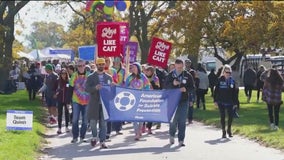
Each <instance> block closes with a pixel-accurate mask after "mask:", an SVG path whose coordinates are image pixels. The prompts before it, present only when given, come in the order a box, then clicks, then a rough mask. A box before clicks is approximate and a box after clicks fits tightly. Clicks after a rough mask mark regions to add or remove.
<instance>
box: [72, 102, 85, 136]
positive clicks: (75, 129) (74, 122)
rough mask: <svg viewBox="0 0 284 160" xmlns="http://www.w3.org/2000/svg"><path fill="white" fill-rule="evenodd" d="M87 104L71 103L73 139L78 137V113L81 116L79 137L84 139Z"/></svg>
mask: <svg viewBox="0 0 284 160" xmlns="http://www.w3.org/2000/svg"><path fill="white" fill-rule="evenodd" d="M86 110H87V105H81V104H78V103H75V102H74V103H73V117H72V134H73V139H76V138H78V137H79V119H80V113H81V116H82V124H81V128H80V138H82V139H84V138H85V135H86V130H87V112H86Z"/></svg>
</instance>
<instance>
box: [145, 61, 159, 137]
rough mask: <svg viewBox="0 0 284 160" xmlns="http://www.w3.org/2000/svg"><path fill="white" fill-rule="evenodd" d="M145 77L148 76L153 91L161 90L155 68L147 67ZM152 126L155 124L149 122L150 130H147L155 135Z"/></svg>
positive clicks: (147, 125) (148, 127)
mask: <svg viewBox="0 0 284 160" xmlns="http://www.w3.org/2000/svg"><path fill="white" fill-rule="evenodd" d="M145 75H146V76H147V78H148V80H149V81H150V83H151V89H160V80H159V78H158V76H157V75H156V74H155V68H154V67H153V66H147V67H146V70H145ZM143 125H144V124H143ZM152 125H153V122H147V124H146V127H147V129H148V130H147V133H148V134H153V133H152Z"/></svg>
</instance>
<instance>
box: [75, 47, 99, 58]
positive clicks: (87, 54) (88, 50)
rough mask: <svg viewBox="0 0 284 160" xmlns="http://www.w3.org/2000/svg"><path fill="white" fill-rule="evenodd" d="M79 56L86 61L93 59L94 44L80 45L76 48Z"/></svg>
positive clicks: (94, 52)
mask: <svg viewBox="0 0 284 160" xmlns="http://www.w3.org/2000/svg"><path fill="white" fill-rule="evenodd" d="M78 52H79V58H80V59H82V60H86V61H94V60H95V54H96V46H81V47H79V48H78Z"/></svg>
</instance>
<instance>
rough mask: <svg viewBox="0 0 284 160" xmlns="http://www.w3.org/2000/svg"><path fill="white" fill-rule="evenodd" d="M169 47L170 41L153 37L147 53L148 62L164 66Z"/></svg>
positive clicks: (170, 47)
mask: <svg viewBox="0 0 284 160" xmlns="http://www.w3.org/2000/svg"><path fill="white" fill-rule="evenodd" d="M171 49H172V44H171V43H170V42H167V41H164V40H162V39H159V38H156V37H154V38H153V39H152V43H151V48H150V53H149V55H148V60H147V61H148V63H149V64H152V65H155V66H160V67H162V68H166V67H167V63H168V59H169V56H170V52H171Z"/></svg>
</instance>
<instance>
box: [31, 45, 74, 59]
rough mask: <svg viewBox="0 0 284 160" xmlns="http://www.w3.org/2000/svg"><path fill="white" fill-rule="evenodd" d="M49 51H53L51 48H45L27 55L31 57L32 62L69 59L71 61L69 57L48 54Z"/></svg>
mask: <svg viewBox="0 0 284 160" xmlns="http://www.w3.org/2000/svg"><path fill="white" fill-rule="evenodd" d="M50 50H53V48H51V47H47V48H44V49H42V50H36V49H34V50H32V51H31V52H30V53H28V55H29V56H31V57H32V59H33V60H47V59H69V60H70V59H71V55H67V54H50ZM29 59H30V58H29ZM32 59H30V60H32Z"/></svg>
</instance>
